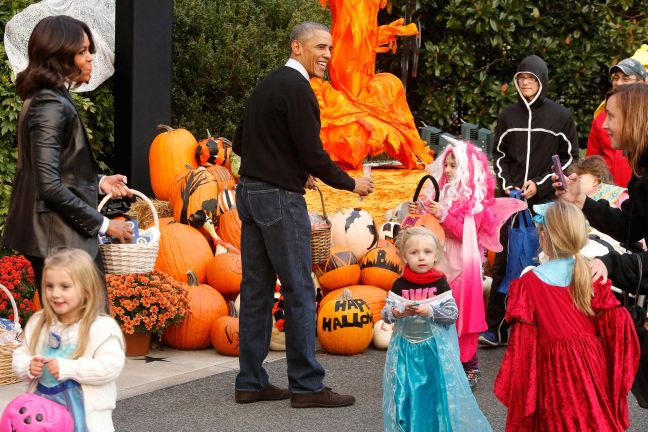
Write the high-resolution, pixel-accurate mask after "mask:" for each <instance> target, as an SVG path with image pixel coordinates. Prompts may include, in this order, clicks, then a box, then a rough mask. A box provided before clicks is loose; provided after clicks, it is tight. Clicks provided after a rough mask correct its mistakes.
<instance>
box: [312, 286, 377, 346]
mask: <svg viewBox="0 0 648 432" xmlns="http://www.w3.org/2000/svg"><path fill="white" fill-rule="evenodd" d="M372 338H373V324H372V315H371V309H370V308H369V305H368V304H367V302H365V301H364V300H362V299H359V298H355V297H354V296H353V294H352V293H351V291H349V290H347V289H344V290H342V292H341V293H340V294H339V295H338V296H337V297H336V298H335V300H332V301H330V302H328V303H326V304H324V305H323V306H322V307H321V308H320V311H319V313H318V314H317V339H318V340H319V343H320V345H321V346H322V348H323V349H324V350H325V351H326V352H328V353H331V354H341V355H355V354H360V353H362V352H363V351H364V350H366V349H367V347H368V346H369V344H370V343H371V339H372Z"/></svg>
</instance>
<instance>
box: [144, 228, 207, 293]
mask: <svg viewBox="0 0 648 432" xmlns="http://www.w3.org/2000/svg"><path fill="white" fill-rule="evenodd" d="M213 256H214V255H213V252H212V249H211V246H209V242H208V241H207V239H206V238H205V237H204V236H203V235H202V234H201V233H200V231H198V230H197V229H195V228H192V227H190V226H189V225H184V224H180V223H175V222H174V223H169V224H168V225H166V226H165V227H160V249H159V250H158V256H157V259H156V260H155V268H156V269H158V270H160V271H161V272H163V273H166V274H168V275H169V276H171V277H172V278H174V279H175V280H178V281H182V282H187V280H188V279H187V269H191V270H193V271H194V272H195V273H196V276H197V278H198V281H199V282H204V281H205V280H206V276H205V272H206V270H207V264H208V263H209V261H210V260H211V259H212V257H213Z"/></svg>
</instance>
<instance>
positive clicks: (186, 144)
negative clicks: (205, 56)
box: [149, 126, 242, 355]
mask: <svg viewBox="0 0 648 432" xmlns="http://www.w3.org/2000/svg"><path fill="white" fill-rule="evenodd" d="M161 128H164V129H165V131H164V132H161V133H160V134H158V135H157V136H156V137H155V139H154V140H153V142H152V143H151V146H150V150H149V170H150V180H151V185H152V187H153V193H154V195H155V197H156V198H157V199H158V200H161V201H168V202H169V206H170V207H171V209H172V210H173V217H166V218H161V219H160V233H161V235H160V248H159V252H158V257H157V260H156V262H155V268H156V269H158V270H160V271H162V272H164V273H166V274H168V275H169V276H171V277H172V278H174V279H176V280H178V281H184V282H186V283H187V289H188V291H189V292H188V294H189V301H190V309H191V312H190V313H189V314H188V315H187V317H185V319H184V320H183V321H182V322H181V323H180V324H178V325H174V326H170V327H168V328H167V329H166V330H165V332H164V334H163V335H162V340H163V341H164V342H165V343H166V344H167V345H169V346H171V347H173V348H177V349H183V350H193V349H202V348H207V347H209V346H210V345H213V346H214V347H215V348H216V351H218V352H219V353H221V354H226V355H238V318H237V316H238V313H237V309H236V307H235V305H234V301H233V300H235V299H236V298H237V296H238V294H239V291H240V284H241V278H242V271H241V256H240V252H239V250H240V244H241V221H240V219H239V217H238V213H237V210H236V205H235V199H234V187H235V184H236V178H235V173H236V171H234V172H232V169H231V165H232V158H231V156H232V153H231V145H230V143H229V141H227V140H226V139H224V138H218V139H215V138H212V137H208V138H206V139H204V140H202V141H200V142H198V141H197V140H196V138H195V137H194V136H193V135H192V134H191V132H189V131H187V130H185V129H172V128H170V127H168V126H161Z"/></svg>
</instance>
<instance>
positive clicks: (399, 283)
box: [391, 276, 450, 297]
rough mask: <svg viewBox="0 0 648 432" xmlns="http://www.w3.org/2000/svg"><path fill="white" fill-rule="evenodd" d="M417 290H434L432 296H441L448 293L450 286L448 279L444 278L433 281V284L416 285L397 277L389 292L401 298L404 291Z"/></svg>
mask: <svg viewBox="0 0 648 432" xmlns="http://www.w3.org/2000/svg"><path fill="white" fill-rule="evenodd" d="M417 288H435V289H436V292H435V293H434V295H439V294H443V293H444V292H446V291H449V290H450V285H449V284H448V279H446V277H445V276H443V277H441V278H439V279H437V280H435V281H434V282H430V283H426V284H417V283H414V282H410V281H408V280H407V279H405V278H404V277H399V278H398V279H396V280H395V281H394V284H393V285H392V288H391V291H392V292H393V293H394V294H398V295H399V296H401V297H402V296H403V290H404V289H417Z"/></svg>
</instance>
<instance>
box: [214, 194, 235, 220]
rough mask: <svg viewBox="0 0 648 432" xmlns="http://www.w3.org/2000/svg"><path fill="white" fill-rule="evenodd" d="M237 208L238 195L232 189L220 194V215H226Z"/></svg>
mask: <svg viewBox="0 0 648 432" xmlns="http://www.w3.org/2000/svg"><path fill="white" fill-rule="evenodd" d="M233 208H236V193H235V192H234V191H233V190H232V189H225V190H224V191H222V192H219V193H218V214H223V213H226V212H228V211H230V210H232V209H233Z"/></svg>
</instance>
